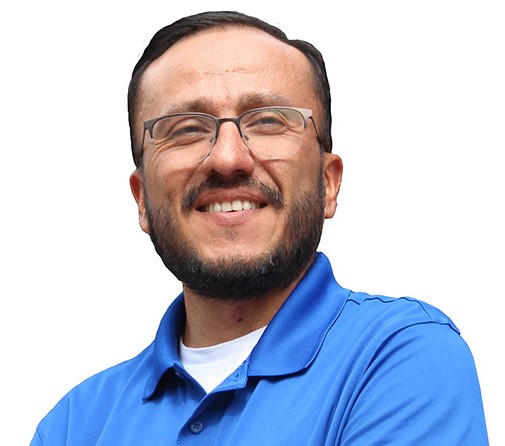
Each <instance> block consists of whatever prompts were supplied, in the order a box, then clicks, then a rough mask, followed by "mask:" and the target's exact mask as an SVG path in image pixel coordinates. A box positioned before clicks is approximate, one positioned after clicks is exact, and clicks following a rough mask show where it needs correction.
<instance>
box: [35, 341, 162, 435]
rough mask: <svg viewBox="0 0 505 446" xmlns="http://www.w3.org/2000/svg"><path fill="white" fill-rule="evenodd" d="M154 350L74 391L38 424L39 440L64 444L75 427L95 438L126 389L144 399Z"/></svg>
mask: <svg viewBox="0 0 505 446" xmlns="http://www.w3.org/2000/svg"><path fill="white" fill-rule="evenodd" d="M151 350H152V345H151V346H149V347H148V348H146V349H145V350H144V351H143V352H141V353H140V354H139V355H138V356H136V357H135V358H132V359H130V360H127V361H124V362H122V363H119V364H117V365H114V366H113V367H110V368H108V369H105V370H103V371H101V372H99V373H97V374H95V375H93V376H91V377H89V378H87V379H86V380H84V381H83V382H81V383H80V384H78V385H77V386H75V387H74V388H73V389H71V390H70V391H69V392H68V393H67V394H66V395H65V396H64V397H63V398H61V399H60V401H59V402H58V403H57V404H56V406H55V407H54V408H53V409H52V410H51V411H50V412H49V413H48V414H47V415H46V416H45V417H44V418H43V419H42V421H41V422H40V423H39V426H38V428H37V433H36V437H38V438H40V441H44V442H45V443H47V442H49V443H48V444H60V443H61V444H65V441H66V437H67V433H68V431H69V429H70V427H71V426H74V425H76V424H79V425H80V426H82V427H85V428H86V432H85V434H86V435H90V436H92V435H93V433H94V432H95V431H96V430H97V429H95V428H98V427H99V426H98V425H99V424H100V422H101V420H103V419H105V415H106V414H107V413H108V412H109V411H110V410H111V408H112V407H113V405H114V404H115V402H116V401H117V399H118V398H119V397H120V396H121V394H122V393H123V392H124V390H125V389H126V388H127V389H128V391H129V392H132V393H137V394H138V395H139V399H141V398H142V392H143V390H144V386H145V382H146V377H147V373H148V370H150V367H149V363H150V361H151ZM83 432H84V430H83ZM83 435H84V433H83ZM34 440H35V439H34Z"/></svg>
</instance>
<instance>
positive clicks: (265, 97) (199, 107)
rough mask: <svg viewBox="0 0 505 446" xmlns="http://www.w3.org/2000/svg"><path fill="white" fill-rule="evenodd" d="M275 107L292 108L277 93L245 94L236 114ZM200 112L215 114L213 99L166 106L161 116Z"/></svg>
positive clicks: (289, 103) (285, 99)
mask: <svg viewBox="0 0 505 446" xmlns="http://www.w3.org/2000/svg"><path fill="white" fill-rule="evenodd" d="M270 105H272V106H275V105H285V106H293V105H294V104H293V102H292V100H290V99H288V98H287V97H286V96H284V95H281V94H278V93H267V94H264V93H256V92H253V93H247V94H244V95H243V96H241V97H240V98H239V100H238V104H237V109H238V114H240V113H243V112H245V111H247V110H251V109H253V108H259V107H268V106H270ZM185 112H200V113H209V114H212V113H216V101H215V99H213V98H208V97H202V98H198V99H194V100H191V101H185V102H181V103H178V104H170V105H167V106H166V107H165V108H164V110H163V116H165V115H170V114H173V113H185Z"/></svg>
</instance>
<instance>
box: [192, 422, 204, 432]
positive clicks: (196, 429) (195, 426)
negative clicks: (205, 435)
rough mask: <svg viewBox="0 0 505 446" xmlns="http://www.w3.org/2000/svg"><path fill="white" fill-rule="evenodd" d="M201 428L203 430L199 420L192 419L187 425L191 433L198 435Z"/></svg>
mask: <svg viewBox="0 0 505 446" xmlns="http://www.w3.org/2000/svg"><path fill="white" fill-rule="evenodd" d="M202 430H203V424H202V422H201V421H193V422H192V423H191V424H190V425H189V431H190V432H191V433H192V434H195V435H198V434H199V433H200V432H202Z"/></svg>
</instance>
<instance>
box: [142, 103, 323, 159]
mask: <svg viewBox="0 0 505 446" xmlns="http://www.w3.org/2000/svg"><path fill="white" fill-rule="evenodd" d="M264 110H290V111H296V112H298V113H300V115H302V117H303V128H304V130H305V129H306V128H307V122H308V121H309V120H311V121H312V124H313V125H314V131H315V132H316V137H317V141H318V142H319V143H320V144H321V140H320V138H319V134H318V133H317V127H316V123H315V121H314V117H313V116H312V110H309V109H307V108H298V107H288V106H284V105H282V106H275V105H271V106H268V107H258V108H252V109H250V110H247V111H245V112H244V113H241V114H240V115H238V116H236V117H234V118H232V117H230V118H216V117H215V116H212V115H210V114H208V113H201V112H181V113H171V114H168V115H163V116H159V117H157V118H154V119H149V120H147V121H144V133H143V135H142V145H141V156H142V154H143V152H144V144H145V135H146V131H147V132H149V136H150V138H151V140H153V139H154V138H153V129H154V126H155V125H156V123H157V122H159V121H161V120H162V119H166V118H171V117H177V116H201V117H205V118H209V119H211V120H212V121H214V123H215V125H216V132H215V135H214V139H213V142H212V145H211V146H210V148H209V152H208V153H207V155H206V156H205V157H204V158H202V160H203V159H205V158H206V157H207V156H208V155H209V153H210V152H211V150H212V149H213V147H214V145H215V144H216V142H217V138H218V137H219V130H220V128H221V124H223V123H224V122H233V123H234V124H235V125H236V127H237V129H238V132H239V135H240V138H242V140H243V139H244V135H243V133H242V129H241V128H240V121H241V120H242V118H243V117H244V116H246V115H248V114H250V113H254V112H261V111H264Z"/></svg>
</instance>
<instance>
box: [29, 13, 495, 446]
mask: <svg viewBox="0 0 505 446" xmlns="http://www.w3.org/2000/svg"><path fill="white" fill-rule="evenodd" d="M129 116H130V129H131V142H132V149H133V157H134V160H135V163H136V170H135V171H134V172H133V174H132V176H131V179H130V183H131V189H132V191H133V195H134V197H135V199H136V202H137V204H138V209H139V219H140V225H141V227H142V229H143V230H144V231H145V232H146V233H148V234H149V235H150V237H151V239H152V241H153V244H154V246H155V248H156V251H157V252H158V254H159V255H160V257H161V258H162V260H163V262H164V263H165V265H166V266H167V268H168V269H170V271H172V272H173V273H174V274H175V276H176V277H177V278H178V279H180V281H181V282H182V286H183V293H182V294H181V295H180V296H179V297H178V298H177V299H176V300H175V301H174V303H173V304H172V305H171V306H170V308H169V309H168V311H167V313H166V314H165V316H164V318H163V320H162V322H161V325H160V328H159V331H158V334H157V336H156V339H155V340H154V342H153V343H152V344H151V345H150V346H149V347H148V348H147V349H146V350H144V351H143V352H142V353H140V355H139V356H137V357H136V358H133V359H132V360H130V361H127V362H125V363H122V364H119V365H117V366H115V367H113V368H111V369H109V370H106V371H104V372H102V373H99V374H98V375H96V376H94V377H91V378H90V379H88V380H87V381H85V382H84V383H82V384H81V385H79V386H77V387H76V388H75V389H73V390H72V391H71V392H70V393H69V394H68V395H66V396H65V397H64V398H63V399H62V400H61V401H60V402H59V403H58V405H57V406H56V407H55V408H54V409H53V410H52V411H51V412H50V413H49V414H48V415H47V417H46V418H45V419H44V420H42V422H41V423H40V425H39V427H38V429H37V432H36V434H35V437H34V439H33V441H32V445H51V446H57V445H126V444H128V445H136V446H139V445H150V446H152V445H158V444H160V445H161V444H166V445H176V444H177V445H184V444H209V445H210V444H212V445H219V446H223V445H234V446H235V445H303V446H307V445H330V444H331V445H354V446H355V445H367V446H370V445H386V444H388V445H425V444H426V445H444V446H445V445H472V446H477V445H485V444H487V443H488V442H487V434H486V427H485V421H484V415H483V409H482V402H481V396H480V390H479V384H478V379H477V375H476V371H475V366H474V363H473V359H472V356H471V353H470V351H469V349H468V348H467V346H466V344H465V342H464V341H463V340H462V339H461V337H460V336H459V332H458V330H457V328H456V327H455V325H454V324H453V323H452V321H451V320H450V319H449V318H448V317H447V316H445V315H444V314H442V313H441V312H440V311H438V310H437V309H435V308H433V307H432V306H430V305H428V304H425V303H423V302H420V301H417V300H414V299H411V298H400V299H393V298H388V297H384V296H371V295H366V294H363V293H353V292H351V291H349V290H345V289H343V288H341V287H340V286H339V285H338V284H337V282H335V280H334V278H333V274H332V271H331V267H330V264H329V261H328V259H327V258H326V257H325V256H324V255H323V254H322V253H317V252H316V249H317V246H318V243H319V239H320V235H321V231H322V226H323V221H324V219H325V218H331V217H332V216H333V214H334V212H335V209H336V198H337V195H338V191H339V187H340V181H341V175H342V162H341V160H340V158H339V157H338V156H337V155H335V154H332V153H331V145H332V143H331V136H330V131H331V129H330V127H331V116H330V90H329V85H328V81H327V77H326V71H325V67H324V62H323V59H322V57H321V55H320V54H319V52H318V51H317V50H316V49H315V48H314V47H313V46H311V45H310V44H308V43H306V42H303V41H297V40H295V41H291V40H288V39H287V38H286V36H285V35H284V34H283V33H282V32H281V31H280V30H278V29H277V28H274V27H272V26H270V25H268V24H266V23H264V22H261V21H259V20H257V19H255V18H252V17H248V16H245V15H242V14H239V13H234V12H212V13H203V14H199V15H195V16H191V17H186V18H183V19H181V20H180V21H178V22H175V23H174V24H172V25H170V26H168V27H166V28H164V29H162V30H160V31H159V32H158V33H157V34H156V35H155V36H154V37H153V40H152V41H151V43H150V44H149V45H148V47H147V48H146V50H145V52H144V54H143V56H142V57H141V59H140V61H139V62H138V64H137V65H136V67H135V69H134V72H133V76H132V80H131V83H130V89H129Z"/></svg>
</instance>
